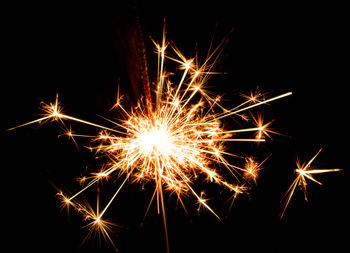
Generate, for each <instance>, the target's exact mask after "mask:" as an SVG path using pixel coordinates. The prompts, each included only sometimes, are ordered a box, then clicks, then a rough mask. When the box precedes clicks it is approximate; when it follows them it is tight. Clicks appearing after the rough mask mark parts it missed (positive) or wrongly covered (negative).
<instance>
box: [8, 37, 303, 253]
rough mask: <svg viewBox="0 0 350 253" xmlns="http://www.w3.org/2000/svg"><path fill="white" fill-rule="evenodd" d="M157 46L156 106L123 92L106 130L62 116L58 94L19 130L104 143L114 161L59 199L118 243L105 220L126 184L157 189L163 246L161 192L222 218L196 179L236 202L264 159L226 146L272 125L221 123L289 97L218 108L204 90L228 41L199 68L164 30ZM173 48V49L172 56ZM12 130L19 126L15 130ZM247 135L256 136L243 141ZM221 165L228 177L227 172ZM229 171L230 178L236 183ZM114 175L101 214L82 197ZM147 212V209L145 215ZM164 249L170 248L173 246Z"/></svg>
mask: <svg viewBox="0 0 350 253" xmlns="http://www.w3.org/2000/svg"><path fill="white" fill-rule="evenodd" d="M154 43H155V46H156V52H157V55H158V68H157V78H156V79H157V81H156V87H155V92H154V94H153V96H154V102H152V101H153V100H152V98H151V97H150V96H147V94H148V93H147V92H145V94H146V97H145V99H141V100H140V102H139V103H138V105H137V106H136V107H133V108H130V109H129V108H127V107H125V105H123V101H122V98H121V97H120V96H119V89H118V98H117V101H116V104H115V105H114V106H113V108H112V109H114V110H115V109H118V110H119V112H120V114H121V117H120V118H119V119H117V120H113V121H112V120H109V119H106V120H107V121H108V123H109V124H110V127H107V126H104V125H99V124H95V123H92V122H89V121H85V120H82V119H79V118H75V117H72V116H69V115H67V114H65V113H64V112H63V110H62V107H61V106H60V103H59V101H58V96H57V97H56V101H55V102H54V103H51V104H45V103H43V104H42V110H43V112H44V115H42V117H41V118H39V119H36V120H34V121H31V122H28V123H25V124H23V125H20V126H18V127H22V126H26V125H29V124H33V123H43V122H45V121H48V120H54V121H58V122H60V123H61V124H62V125H63V127H64V128H65V129H66V133H65V134H66V135H67V136H68V137H70V138H79V137H82V138H83V137H88V138H92V140H93V141H94V142H93V143H96V142H95V141H99V144H98V145H95V146H94V147H92V149H94V150H95V151H96V153H98V154H104V155H105V156H107V157H108V158H109V162H108V163H106V164H105V165H104V166H103V167H102V168H101V169H100V171H99V172H97V173H91V175H89V176H84V177H82V178H81V180H80V183H81V184H82V185H83V187H82V189H81V190H80V191H78V192H77V193H75V194H73V195H71V196H68V194H65V193H63V192H62V191H60V192H59V194H58V195H59V196H60V198H61V201H62V204H63V206H66V207H72V208H74V209H75V210H76V211H77V212H78V213H80V214H82V215H83V216H84V219H85V220H87V221H88V226H89V228H90V230H89V231H90V232H89V234H91V233H94V232H96V233H98V234H99V235H102V236H103V237H104V238H106V239H108V240H109V241H110V242H111V243H112V244H113V245H114V243H113V241H112V240H111V237H110V236H109V231H110V230H111V223H110V222H108V221H106V220H105V219H104V218H103V217H104V215H105V213H106V211H107V210H108V208H109V207H110V205H111V204H112V202H113V200H114V199H115V198H116V196H117V195H118V193H119V192H120V190H121V189H122V187H123V186H124V185H125V184H126V183H127V182H130V183H138V184H141V185H146V184H150V183H151V184H153V185H154V193H153V196H152V198H151V201H150V204H151V203H152V202H154V201H155V202H156V205H157V210H158V213H161V215H162V217H163V221H164V228H165V237H166V241H168V239H167V229H166V215H165V207H164V200H163V199H164V197H163V193H164V192H169V193H170V194H174V195H176V197H177V198H178V200H179V202H180V203H181V204H182V205H183V206H184V204H183V200H182V199H183V197H185V196H186V197H188V196H190V195H192V196H193V197H194V198H195V202H197V203H198V204H199V206H200V207H203V208H206V209H207V210H209V211H210V212H211V213H212V214H213V215H214V216H215V217H217V218H219V216H218V215H217V213H216V212H215V211H214V210H213V209H212V208H211V207H210V206H209V204H208V199H204V196H205V192H204V191H202V192H201V193H200V194H199V193H197V191H196V190H195V188H197V187H196V184H197V182H199V181H201V182H203V181H204V182H211V183H214V184H217V185H220V186H222V187H224V188H226V189H228V191H230V192H232V199H235V198H236V197H237V195H239V194H242V193H244V192H245V191H247V189H248V187H247V185H246V184H249V181H250V179H249V178H253V180H254V181H256V178H257V173H258V171H259V170H260V169H261V165H262V164H263V163H264V162H262V163H259V162H256V161H255V160H254V159H253V158H251V157H249V158H245V157H242V156H238V155H234V154H232V153H230V152H229V151H228V147H227V143H229V142H256V143H259V142H264V141H265V138H264V136H265V135H267V136H268V133H274V132H271V131H269V130H268V127H269V125H270V123H267V124H264V123H263V120H262V119H263V118H262V117H259V118H258V119H257V118H253V119H254V121H255V122H253V125H252V127H251V128H246V129H226V128H225V127H224V124H223V121H224V120H228V119H230V118H231V117H235V116H238V117H239V118H240V117H242V115H241V113H243V112H246V111H248V110H250V109H252V108H256V107H258V106H261V105H264V104H267V103H270V102H272V101H275V100H278V99H281V98H285V97H287V96H290V95H291V94H292V93H291V92H287V93H284V94H282V95H278V96H275V97H271V98H268V99H265V97H263V96H262V95H261V94H260V93H256V94H253V93H251V94H250V95H249V96H247V100H246V101H244V102H243V103H241V104H240V105H238V106H236V107H234V108H232V109H227V108H224V107H223V106H222V105H220V104H219V102H220V98H221V97H220V96H212V95H210V93H209V92H207V91H206V83H207V80H208V79H209V76H210V75H212V74H216V73H215V72H213V67H214V65H215V63H216V61H217V59H218V56H219V55H220V53H221V50H222V47H223V45H224V44H225V43H226V39H225V40H223V41H222V42H221V43H220V44H219V46H218V47H216V48H215V49H213V50H209V53H208V56H207V58H206V59H205V60H204V62H203V63H201V64H200V63H198V61H199V60H198V59H199V58H198V57H195V58H191V59H187V58H186V57H185V56H184V55H183V54H182V53H181V52H180V50H179V49H177V48H176V47H175V46H174V45H173V44H171V43H168V42H167V41H166V39H165V32H164V36H163V39H162V42H161V44H158V43H156V42H154ZM169 48H170V50H169V51H170V52H169V51H167V49H169ZM167 60H170V61H173V62H175V63H177V64H178V69H179V71H181V72H182V75H181V76H180V77H179V78H178V79H177V80H176V78H174V80H175V81H173V80H171V78H170V77H171V75H169V72H167V71H166V68H165V67H166V61H167ZM69 121H74V122H78V123H81V124H85V125H89V126H92V127H96V128H97V129H99V130H100V132H99V134H98V135H97V136H91V135H84V134H75V133H74V132H72V130H71V128H70V127H67V126H66V125H65V124H66V122H69ZM254 125H255V127H254ZM15 128H17V127H14V128H11V130H12V129H15ZM242 132H252V133H256V135H255V136H254V135H253V136H252V137H251V138H240V137H239V135H240V133H242ZM237 136H238V137H237ZM74 142H75V143H76V141H75V140H74ZM228 157H233V158H232V159H234V158H236V159H242V162H243V163H244V162H246V165H245V166H242V167H239V166H236V165H233V164H231V163H230V162H229V161H228ZM230 159H231V158H230ZM223 168H224V169H226V170H227V171H228V172H229V173H225V172H224V171H223ZM225 174H232V180H231V179H229V178H228V177H227V176H225ZM306 175H307V176H308V174H306ZM306 175H305V176H306ZM110 177H114V178H116V179H119V180H120V181H118V180H115V181H113V182H114V183H115V184H116V187H115V189H116V190H115V192H114V194H113V195H112V196H111V197H110V198H109V200H108V202H107V204H105V205H104V206H103V207H102V208H101V206H102V205H100V204H99V200H98V201H97V203H98V204H97V206H96V209H93V208H92V207H91V205H90V204H89V203H88V202H86V201H82V200H80V199H79V195H81V194H82V193H83V192H84V191H86V190H88V189H89V188H91V186H93V185H95V184H98V183H99V182H102V181H104V180H106V179H108V178H110ZM299 180H300V179H299ZM299 180H298V182H299ZM242 181H243V182H242ZM298 182H297V183H298ZM297 183H295V184H297ZM294 188H295V187H294ZM148 209H149V207H148V208H147V211H148ZM147 211H146V213H147ZM167 249H168V251H169V245H167Z"/></svg>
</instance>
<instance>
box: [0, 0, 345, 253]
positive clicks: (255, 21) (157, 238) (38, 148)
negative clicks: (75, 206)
mask: <svg viewBox="0 0 350 253" xmlns="http://www.w3.org/2000/svg"><path fill="white" fill-rule="evenodd" d="M127 6H128V5H127V4H118V3H115V4H98V5H90V4H86V3H84V4H80V5H78V4H77V5H72V4H61V3H58V2H57V3H46V4H44V5H41V4H40V5H39V4H28V5H21V4H17V5H13V6H9V7H7V8H6V9H5V12H6V14H5V23H4V24H5V26H4V28H3V29H2V38H3V39H2V41H3V42H5V46H3V55H4V56H3V57H2V58H3V61H4V62H5V67H4V70H5V74H4V75H3V78H4V81H2V88H1V107H0V108H1V115H2V124H1V131H2V133H1V138H2V140H3V141H2V146H3V148H4V151H3V152H2V161H3V165H2V166H1V167H2V171H1V178H2V184H1V186H2V188H3V189H2V196H3V198H2V205H1V206H2V208H1V209H2V213H3V215H2V217H3V221H4V222H5V227H4V226H3V227H4V233H5V234H6V236H5V240H4V242H3V243H2V244H1V246H0V247H1V248H2V249H5V250H4V251H3V250H1V251H2V252H24V251H27V252H67V253H68V252H113V249H111V248H110V247H108V245H105V244H104V243H102V245H99V243H98V239H97V238H96V239H93V238H92V239H91V240H89V241H88V242H87V243H86V244H84V245H83V246H80V243H81V241H82V240H83V239H84V237H85V235H86V229H83V228H81V227H82V226H83V225H84V224H85V223H84V222H83V221H82V220H81V217H80V216H79V215H78V214H75V213H74V212H71V213H70V215H69V216H68V215H67V213H66V212H65V211H63V212H61V211H60V207H59V204H58V203H57V198H56V197H55V194H56V189H55V188H54V187H53V185H55V186H57V187H63V186H64V187H66V188H67V189H69V190H70V191H72V192H74V191H76V190H78V189H79V186H78V184H77V183H76V182H75V179H74V178H75V177H78V176H80V175H82V174H84V172H85V170H86V167H88V168H92V167H98V166H99V163H98V161H95V160H94V159H93V155H92V154H91V153H89V152H88V151H87V150H85V149H82V150H81V151H80V152H79V151H78V150H77V149H76V148H75V147H74V144H73V143H71V142H69V141H67V140H66V139H65V138H63V137H62V138H57V135H59V134H60V133H61V131H60V128H59V127H58V126H57V125H55V124H47V125H45V126H43V127H40V128H37V127H35V126H34V127H31V126H29V127H26V128H23V129H18V130H16V131H14V132H5V129H7V128H9V127H12V126H14V125H17V124H20V123H22V122H26V121H29V120H32V119H35V118H36V117H38V116H37V115H36V114H37V113H38V112H39V111H38V106H39V102H40V100H44V101H52V100H53V99H54V97H55V95H56V93H57V92H58V93H59V95H60V100H61V101H62V102H63V104H64V105H65V108H66V110H67V112H70V113H71V114H72V115H74V116H77V117H80V118H84V119H87V120H91V121H96V122H99V123H101V122H102V120H101V119H100V118H99V117H98V116H97V115H105V113H106V112H107V110H108V109H109V107H110V106H111V105H112V103H113V99H114V98H115V93H116V87H117V83H118V78H119V77H120V78H121V80H122V82H121V88H122V90H123V91H124V92H125V93H126V94H128V96H129V97H130V99H131V100H133V99H135V96H134V94H133V93H132V92H131V90H132V89H131V88H130V83H129V82H128V80H127V78H126V79H125V76H127V74H126V71H127V70H126V67H125V65H126V64H125V62H124V61H125V59H124V58H123V57H122V54H123V55H124V54H125V52H122V50H121V49H120V48H122V46H123V45H125V43H127V38H121V37H118V36H117V35H116V34H123V31H125V30H128V29H129V28H130V27H131V26H130V25H128V22H129V21H130V20H132V18H130V9H129V8H128V7H127ZM343 10H344V7H343V8H342V7H336V6H327V5H321V4H316V5H312V4H302V5H291V4H279V5H270V6H268V5H266V6H265V5H261V6H254V5H250V6H246V7H242V6H240V5H239V4H231V3H230V2H229V1H213V2H205V1H198V2H196V1H179V2H178V1H176V2H175V3H172V4H170V3H165V2H164V3H161V4H156V3H153V1H152V3H148V1H147V2H146V1H143V2H142V1H140V2H138V12H139V16H140V21H141V26H142V28H143V33H144V37H145V45H146V52H147V58H148V59H149V68H150V71H149V75H150V77H151V78H152V77H154V74H155V71H156V67H154V68H153V69H152V66H156V65H154V64H153V65H152V63H154V62H155V60H156V58H155V57H156V56H155V55H154V54H153V53H152V50H153V48H152V42H151V40H150V37H152V38H154V39H155V40H160V39H161V34H162V28H163V22H164V17H165V18H166V29H167V35H168V38H169V39H170V40H172V41H173V42H174V43H175V44H176V45H177V46H178V47H179V48H180V49H181V50H182V51H183V52H184V53H185V55H187V56H189V57H192V56H194V55H195V49H196V48H197V51H198V53H199V54H201V55H203V56H205V53H206V50H207V49H208V46H209V44H210V40H211V39H212V37H213V34H214V32H215V31H216V32H215V33H216V34H215V41H216V42H218V41H220V39H221V38H222V37H223V36H225V35H226V34H227V33H228V32H229V31H230V30H231V29H233V32H232V33H231V35H230V36H229V37H230V40H229V43H228V45H227V46H226V48H225V50H224V52H223V54H222V57H221V60H220V62H219V63H218V66H217V68H218V70H220V71H223V72H226V73H227V74H225V75H222V76H214V77H212V78H211V80H210V85H211V86H214V88H213V90H214V91H215V92H217V91H219V93H220V94H226V96H225V98H226V99H227V100H229V102H227V101H226V103H227V105H230V104H231V105H237V104H238V103H239V101H241V100H240V99H241V98H240V97H239V95H238V94H239V93H242V92H249V90H255V88H256V87H257V86H259V87H260V88H261V90H262V91H263V92H269V95H271V96H273V95H279V94H282V93H285V92H288V91H292V92H293V96H292V97H288V98H286V99H283V100H280V101H276V102H275V103H272V104H271V105H268V106H265V107H264V108H262V109H263V111H265V112H266V113H265V115H266V119H267V120H269V119H270V120H271V119H276V121H275V122H274V123H273V127H274V129H276V130H277V131H278V132H280V133H283V134H285V135H286V136H287V137H282V136H277V135H275V136H273V140H269V141H268V142H267V143H265V144H263V145H260V146H259V147H258V148H257V147H256V146H251V145H242V146H239V147H237V149H240V148H242V152H243V153H247V154H249V153H251V154H252V155H254V156H255V157H257V158H258V159H260V160H262V159H263V158H264V157H266V156H268V155H269V154H272V156H271V158H270V159H269V160H268V161H267V162H266V164H265V169H264V170H263V171H262V172H261V175H260V179H259V180H258V185H257V186H254V187H253V189H252V192H251V194H250V195H249V196H242V197H241V198H240V199H239V200H237V201H236V202H235V203H234V205H233V208H232V210H231V212H230V213H228V205H227V204H225V201H226V199H227V197H228V194H227V193H225V192H224V191H221V189H218V188H215V187H211V186H209V189H207V195H208V197H209V198H212V199H213V200H212V201H213V203H214V206H213V208H214V209H215V210H217V212H218V213H219V214H220V216H221V217H222V220H221V221H219V220H217V219H216V218H215V217H214V216H213V215H211V214H210V213H209V212H201V213H200V214H199V216H198V213H197V211H196V207H197V206H196V205H194V204H193V200H194V199H193V198H190V199H188V200H187V201H186V203H187V205H188V208H189V210H190V214H191V215H190V217H188V216H187V215H186V214H185V213H184V211H183V210H182V208H181V207H180V206H178V205H176V201H175V200H174V199H173V198H172V199H171V200H169V201H168V199H167V201H166V202H167V203H166V204H167V205H166V208H167V220H168V231H169V243H170V248H171V252H265V251H266V252H347V250H349V246H348V244H347V241H346V240H347V239H348V227H349V217H348V214H349V197H348V196H349V195H348V187H347V186H348V182H349V181H348V180H349V176H348V172H347V169H348V168H347V167H348V163H347V158H348V157H347V156H348V152H347V151H348V147H347V145H346V144H347V143H348V136H347V135H348V129H347V127H346V126H347V125H346V118H347V117H348V115H347V114H348V113H347V109H348V99H347V92H346V91H345V88H346V85H347V83H348V81H347V80H348V78H347V77H346V78H344V77H343V72H344V71H345V65H343V61H342V59H343V58H344V56H343V55H344V47H343V46H344V37H345V31H346V30H344V12H343ZM125 20H127V22H126V23H125ZM216 23H218V27H217V29H215V26H216ZM130 29H131V28H130ZM235 101H237V102H235ZM255 112H257V111H256V110H255ZM74 129H76V130H77V131H90V132H92V133H93V131H94V129H91V128H86V127H84V126H83V127H81V126H79V125H73V130H74ZM81 144H86V142H82V143H81ZM320 148H323V152H322V153H321V154H320V156H319V157H318V158H317V160H316V161H315V165H319V166H320V167H321V168H342V169H344V171H342V172H338V173H332V174H331V173H330V174H326V175H321V176H319V177H318V179H319V180H320V181H322V182H323V183H324V185H323V186H319V185H317V184H314V183H312V182H311V183H310V184H309V185H308V186H309V188H308V189H309V194H308V197H309V199H310V202H305V201H304V199H303V194H302V193H301V192H299V193H297V194H295V196H294V198H293V200H292V202H291V204H290V208H289V209H288V210H287V213H286V216H285V218H284V219H283V220H280V219H279V212H280V211H281V207H282V206H281V204H280V199H281V196H282V195H283V192H284V191H285V190H286V189H287V188H288V186H289V185H290V183H291V182H292V180H293V177H294V174H293V169H294V168H295V158H296V156H297V155H299V156H300V157H301V158H302V159H308V158H311V157H312V156H313V155H314V154H315V153H316V152H317V151H318V150H319V149H320ZM149 187H150V188H149V189H145V190H141V189H139V187H137V186H133V185H130V186H127V187H125V188H124V189H123V190H122V192H121V193H120V195H119V196H118V199H117V201H116V202H115V204H113V206H112V207H111V209H110V210H109V213H108V218H109V219H110V220H112V221H115V222H117V223H119V224H120V225H121V226H122V228H120V229H118V232H117V233H116V234H115V235H113V238H114V239H115V241H116V245H117V247H118V248H119V250H120V252H121V253H125V252H164V251H165V243H164V236H163V227H162V223H161V222H162V221H161V217H160V216H158V215H157V214H156V209H155V207H154V206H153V208H151V210H150V214H149V216H148V217H147V219H146V221H145V223H144V226H143V227H142V228H139V226H140V223H141V221H142V218H143V215H144V213H145V211H146V208H147V204H148V201H149V199H150V197H151V195H152V192H153V191H152V185H149ZM90 196H91V195H90Z"/></svg>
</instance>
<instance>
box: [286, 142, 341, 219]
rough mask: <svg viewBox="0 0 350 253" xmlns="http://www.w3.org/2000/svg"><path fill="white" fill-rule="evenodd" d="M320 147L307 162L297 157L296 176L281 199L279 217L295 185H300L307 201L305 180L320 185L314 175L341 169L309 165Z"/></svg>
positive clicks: (287, 203)
mask: <svg viewBox="0 0 350 253" xmlns="http://www.w3.org/2000/svg"><path fill="white" fill-rule="evenodd" d="M321 151H322V149H320V150H319V151H318V152H317V153H316V155H315V156H314V157H312V158H311V159H310V161H308V162H307V163H305V162H304V163H301V161H300V160H299V159H297V161H296V165H297V168H296V169H295V172H296V174H297V176H296V178H295V179H294V181H293V183H292V184H291V185H290V186H289V188H288V189H287V191H286V192H285V194H284V196H283V198H282V201H284V205H283V211H282V213H281V218H282V217H283V216H284V214H285V212H286V209H287V207H288V205H289V202H290V200H291V198H292V196H293V194H294V191H295V189H296V187H297V186H300V188H301V189H302V190H303V192H304V198H305V201H308V198H307V188H306V187H307V180H306V179H309V180H311V181H313V182H315V183H318V184H319V185H322V183H321V182H320V181H318V180H316V179H315V178H314V175H317V174H322V173H327V172H336V171H341V170H342V169H316V168H313V167H311V164H312V162H313V161H314V160H315V159H316V157H317V156H318V155H319V154H320V153H321Z"/></svg>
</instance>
